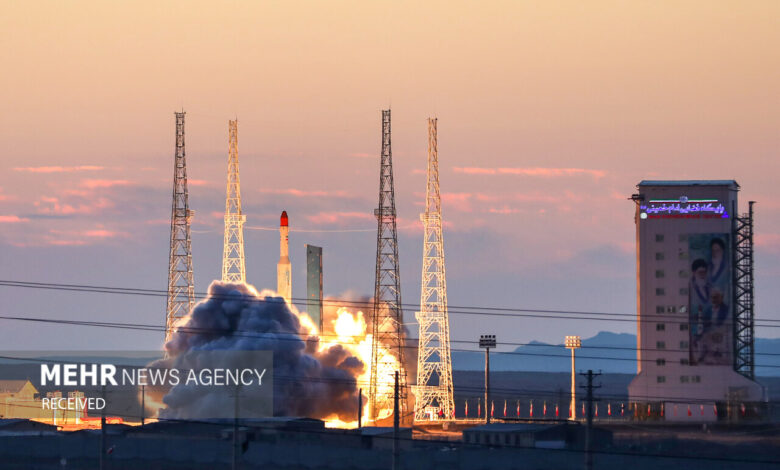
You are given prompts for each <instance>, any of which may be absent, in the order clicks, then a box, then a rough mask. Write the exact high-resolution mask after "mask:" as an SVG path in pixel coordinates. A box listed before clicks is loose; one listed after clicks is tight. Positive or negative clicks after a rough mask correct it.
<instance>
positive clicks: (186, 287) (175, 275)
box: [165, 111, 195, 342]
mask: <svg viewBox="0 0 780 470" xmlns="http://www.w3.org/2000/svg"><path fill="white" fill-rule="evenodd" d="M174 114H175V115H176V150H175V158H174V164H173V202H172V204H171V247H170V257H169V258H168V303H167V308H166V313H165V341H166V342H167V341H168V340H169V339H170V338H171V334H172V333H173V328H174V326H175V325H176V322H177V321H178V320H179V319H180V318H182V317H184V316H185V315H187V314H188V313H189V312H190V310H192V306H193V305H194V304H195V285H194V283H193V282H192V241H191V239H190V221H191V220H192V216H193V214H194V212H193V211H191V210H190V208H189V202H188V193H187V160H186V157H185V153H184V114H185V113H184V111H182V112H180V113H174Z"/></svg>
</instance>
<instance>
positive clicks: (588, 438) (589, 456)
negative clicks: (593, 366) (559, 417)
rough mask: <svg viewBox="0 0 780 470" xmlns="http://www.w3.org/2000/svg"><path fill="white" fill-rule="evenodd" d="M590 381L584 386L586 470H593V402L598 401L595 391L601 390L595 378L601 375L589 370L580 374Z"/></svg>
mask: <svg viewBox="0 0 780 470" xmlns="http://www.w3.org/2000/svg"><path fill="white" fill-rule="evenodd" d="M580 375H582V376H583V377H585V378H586V379H587V380H588V383H587V385H582V388H584V389H585V390H586V392H587V394H586V395H585V401H587V403H588V408H587V410H586V416H587V423H588V425H587V427H586V428H585V470H592V469H593V449H592V446H593V436H592V434H593V402H595V401H598V400H597V399H596V398H593V389H596V388H601V385H595V386H594V385H593V378H594V377H598V376H599V375H601V373H598V374H594V373H593V371H592V370H588V372H587V373H582V374H580Z"/></svg>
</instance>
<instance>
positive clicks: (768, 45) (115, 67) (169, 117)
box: [0, 0, 780, 350]
mask: <svg viewBox="0 0 780 470" xmlns="http://www.w3.org/2000/svg"><path fill="white" fill-rule="evenodd" d="M0 13H2V14H0V68H2V70H3V72H2V73H0V102H1V103H2V106H0V279H3V280H22V281H34V282H52V283H55V282H56V283H69V284H93V285H102V286H121V287H133V288H147V289H159V290H164V289H166V287H167V268H168V243H169V226H170V210H171V209H170V204H171V199H170V198H171V184H172V176H173V174H172V173H173V171H172V170H173V168H172V166H173V150H174V115H173V113H174V111H176V110H180V109H184V110H185V111H186V113H187V114H186V149H187V165H188V175H189V178H190V179H189V190H190V207H191V208H192V209H194V210H195V217H194V219H193V242H192V245H193V261H194V272H195V283H196V286H195V287H196V291H199V292H204V291H205V290H206V289H207V287H208V285H209V283H210V282H211V281H212V280H214V279H217V278H218V277H219V276H220V268H221V264H220V263H221V255H222V246H221V244H222V230H223V221H222V215H223V211H224V197H225V177H226V174H225V173H226V163H227V125H228V120H229V119H236V118H237V119H238V122H239V123H238V126H239V128H238V134H239V135H238V139H239V143H238V144H239V154H240V166H241V183H242V186H241V190H242V201H243V208H244V212H245V214H246V215H247V230H246V233H245V243H246V257H247V278H248V281H249V282H250V283H252V284H254V285H256V286H257V287H258V288H271V287H274V286H275V285H276V266H275V264H276V261H277V259H278V233H277V232H276V231H275V230H274V229H275V227H276V226H277V225H278V217H279V214H280V213H281V211H282V210H286V211H287V212H288V214H289V215H290V225H291V229H292V233H291V235H290V244H291V245H290V251H291V258H292V263H293V296H294V297H303V295H304V285H305V264H304V259H305V255H304V253H305V252H304V244H305V243H311V244H315V245H320V246H323V247H324V285H325V293H326V295H330V296H336V297H344V296H369V295H371V294H372V292H373V277H374V274H373V273H374V262H375V248H376V238H375V237H376V234H375V232H374V231H373V230H374V229H375V228H376V221H375V219H374V217H373V209H374V208H375V207H376V205H377V192H378V173H379V151H380V143H381V141H380V137H381V110H382V109H387V108H392V119H393V120H392V126H393V127H392V128H393V134H392V137H393V141H392V142H393V163H394V170H395V184H396V187H395V190H396V198H397V207H398V224H399V246H400V254H399V256H400V266H401V281H402V292H403V301H404V303H417V302H419V295H420V294H419V292H420V270H421V263H422V258H421V257H422V227H421V224H420V222H419V213H420V212H421V211H422V209H423V207H422V205H423V201H424V190H425V168H426V142H427V141H426V118H428V117H431V116H436V117H437V118H438V132H439V160H440V180H441V191H442V205H443V217H444V220H445V234H444V239H445V254H446V259H447V281H448V289H449V291H448V294H449V304H450V305H451V306H478V307H510V308H523V309H557V310H578V311H582V310H584V311H597V312H614V313H628V314H633V313H635V312H636V280H635V275H636V274H635V273H636V266H635V249H636V248H635V227H634V223H633V215H634V205H633V203H632V202H631V201H629V200H628V198H629V197H630V195H631V194H632V193H633V192H635V190H636V184H637V183H638V182H639V181H641V180H642V179H735V180H737V181H738V182H739V184H740V185H741V187H742V190H741V192H740V200H741V201H742V203H743V207H746V202H747V201H748V200H756V201H758V203H757V205H756V233H757V235H756V245H757V246H756V253H757V254H756V269H757V271H756V285H757V291H756V316H757V317H758V318H760V319H774V320H780V299H778V297H777V296H776V295H775V290H776V289H775V286H776V285H777V283H778V282H779V281H780V202H779V200H778V189H777V186H776V182H777V175H778V173H780V159H778V158H777V152H778V149H779V148H780V133H779V132H778V129H780V106H778V104H780V48H778V47H777V45H778V44H780V27H779V26H780V25H779V24H778V18H780V3H778V2H774V1H752V2H740V3H735V2H725V1H724V2H720V1H679V2H673V3H672V2H643V1H639V2H607V1H598V2H578V1H555V2H522V1H517V2H498V1H485V2H458V1H454V2H453V1H447V2H436V1H429V2H404V1H392V2H390V1H387V2H385V1H375V2H362V1H355V2H337V1H330V2H293V1H283V2H282V1H280V2H249V1H246V2H243V1H233V2H206V1H182V2H175V1H171V2H152V1H137V2H124V3H120V2H99V1H94V2H84V1H72V2H53V1H51V2H47V1H41V2H11V1H7V0H3V1H0ZM360 230H363V231H360ZM0 298H2V314H3V315H12V316H26V317H39V318H53V319H80V320H100V321H116V322H130V323H149V324H160V325H163V324H164V317H165V299H164V297H150V298H147V297H139V296H115V295H101V294H85V293H72V292H57V291H41V290H19V289H12V288H9V287H0ZM412 310H413V309H412ZM413 313H414V312H413V311H409V310H407V311H406V321H407V322H409V323H410V324H411V323H412V322H413V321H414V320H413V318H414V317H413ZM562 323H563V322H562V321H561V320H560V319H556V318H545V317H544V316H542V317H541V318H538V317H537V318H532V317H503V318H500V317H482V316H466V315H460V314H453V315H452V317H451V329H452V339H453V340H475V339H476V336H477V335H479V334H483V333H495V334H497V335H498V341H499V343H500V342H501V341H502V340H503V341H505V342H510V341H513V342H525V341H530V340H542V341H547V342H554V343H559V342H561V341H562V339H563V336H564V335H567V334H580V335H581V336H583V337H589V336H592V335H594V334H595V333H596V332H598V331H601V330H610V331H616V332H635V329H636V325H635V323H633V322H631V321H624V322H607V321H567V322H565V323H566V324H565V326H564V325H563V324H562ZM410 327H411V328H412V330H414V325H413V324H412V325H410ZM756 334H757V336H760V337H779V336H780V328H764V327H762V328H758V330H757V332H756ZM161 342H162V333H155V332H151V333H150V332H133V331H121V330H119V331H117V330H107V329H99V328H75V327H69V326H62V325H59V326H53V325H45V326H44V325H39V324H29V323H22V322H8V321H6V322H4V323H3V324H2V328H0V343H1V344H3V345H4V346H3V347H4V348H6V349H14V348H17V349H30V348H36V349H37V348H45V349H58V348H59V349H63V348H64V349H73V348H76V349H78V348H83V349H141V350H144V349H146V350H156V349H158V348H159V347H160V345H161Z"/></svg>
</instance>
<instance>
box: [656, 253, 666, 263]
mask: <svg viewBox="0 0 780 470" xmlns="http://www.w3.org/2000/svg"><path fill="white" fill-rule="evenodd" d="M663 259H664V254H663V252H661V251H659V252H658V253H656V254H655V260H656V261H661V260H663Z"/></svg>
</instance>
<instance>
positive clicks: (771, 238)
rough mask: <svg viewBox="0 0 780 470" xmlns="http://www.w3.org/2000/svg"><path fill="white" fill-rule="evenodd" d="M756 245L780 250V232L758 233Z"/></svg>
mask: <svg viewBox="0 0 780 470" xmlns="http://www.w3.org/2000/svg"><path fill="white" fill-rule="evenodd" d="M755 238H756V246H757V247H759V248H761V249H765V250H768V251H771V252H773V253H774V252H780V234H778V233H756V234H755Z"/></svg>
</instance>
